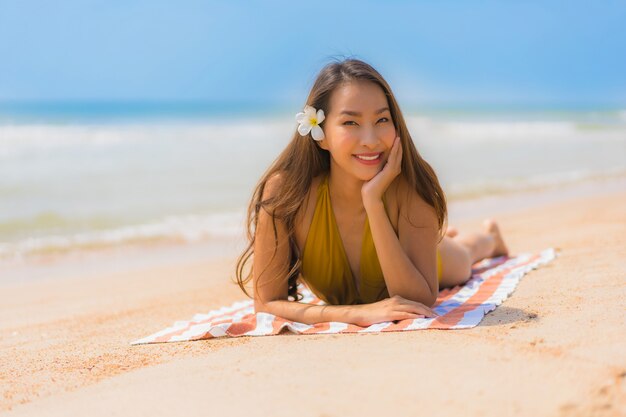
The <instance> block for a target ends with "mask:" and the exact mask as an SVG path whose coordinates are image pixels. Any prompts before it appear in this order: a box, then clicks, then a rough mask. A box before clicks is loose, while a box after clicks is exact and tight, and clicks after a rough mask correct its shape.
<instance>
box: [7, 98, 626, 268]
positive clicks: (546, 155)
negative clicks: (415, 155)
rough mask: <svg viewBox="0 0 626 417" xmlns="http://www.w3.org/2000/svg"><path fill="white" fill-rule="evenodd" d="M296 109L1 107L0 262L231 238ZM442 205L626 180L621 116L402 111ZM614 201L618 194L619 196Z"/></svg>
mask: <svg viewBox="0 0 626 417" xmlns="http://www.w3.org/2000/svg"><path fill="white" fill-rule="evenodd" d="M297 111H299V110H298V109H295V110H293V111H291V112H289V111H285V110H284V109H272V108H265V107H263V106H258V105H257V106H255V105H250V106H247V107H246V106H243V107H242V106H235V105H224V106H219V105H214V106H189V105H178V106H177V105H169V104H149V105H148V104H141V103H139V104H134V105H132V106H126V107H124V106H120V105H115V104H98V105H88V104H83V105H78V104H74V105H65V106H58V105H54V104H41V105H35V106H32V105H10V106H9V105H0V262H2V261H7V260H10V261H16V260H17V261H28V259H30V258H33V257H37V256H40V255H49V254H63V253H68V252H74V251H81V250H97V249H101V248H110V247H119V246H127V245H130V246H132V245H141V244H149V243H155V242H165V243H189V242H206V241H211V240H216V241H217V240H219V239H223V238H241V237H242V236H243V233H244V232H243V225H244V221H245V213H246V207H247V204H248V201H249V198H250V196H251V193H252V191H253V187H254V186H255V184H256V182H257V181H258V179H259V177H260V175H261V174H262V173H263V172H264V171H265V169H266V168H267V167H268V166H269V165H270V164H271V162H272V161H273V160H274V159H275V158H276V157H277V156H278V154H279V152H280V151H281V150H282V149H283V147H284V146H285V145H286V143H287V142H288V140H289V138H290V137H291V135H292V133H293V131H294V130H295V128H296V123H295V120H294V115H295V113H296V112H297ZM405 117H406V119H407V123H408V126H409V129H410V131H411V134H412V136H413V139H414V142H415V144H416V146H417V148H418V150H419V151H420V153H421V154H422V156H423V157H424V158H425V159H426V160H427V161H428V162H429V163H430V164H431V165H432V166H433V167H434V169H435V171H436V172H437V174H438V176H439V178H440V180H441V183H442V185H443V187H444V191H445V192H446V194H447V197H448V199H449V201H451V202H454V201H460V200H467V199H474V198H480V197H484V196H492V195H495V194H506V193H511V192H519V191H524V190H536V189H550V188H555V187H559V186H562V185H567V184H571V183H578V182H586V181H601V180H604V179H608V178H613V177H624V176H626V110H623V109H574V110H560V111H555V110H536V109H530V110H523V109H522V110H520V109H515V110H507V109H487V110H486V109H480V110H476V109H468V110H441V109H419V110H411V111H406V110H405ZM625 191H626V190H625Z"/></svg>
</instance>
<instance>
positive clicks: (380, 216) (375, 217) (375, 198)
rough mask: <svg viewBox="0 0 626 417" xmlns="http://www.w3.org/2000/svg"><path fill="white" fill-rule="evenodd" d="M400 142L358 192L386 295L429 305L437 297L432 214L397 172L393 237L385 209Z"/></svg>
mask: <svg viewBox="0 0 626 417" xmlns="http://www.w3.org/2000/svg"><path fill="white" fill-rule="evenodd" d="M401 160H402V146H401V141H400V137H397V138H396V140H395V142H394V145H393V147H392V149H391V152H390V154H389V157H388V159H387V163H386V164H385V166H384V167H383V169H382V170H381V171H380V172H379V173H378V174H376V175H375V176H374V178H372V179H371V180H370V181H368V182H366V183H365V184H364V185H363V187H362V189H361V194H362V197H363V204H364V206H365V210H366V211H367V217H368V219H369V222H370V229H371V230H372V238H373V239H374V244H375V246H376V254H377V255H378V260H379V262H380V267H381V269H382V271H383V275H384V277H385V284H386V285H387V290H388V292H389V295H390V296H392V297H393V296H394V295H398V296H401V297H403V298H407V299H409V300H412V301H415V302H419V303H423V304H426V305H427V306H432V305H433V304H434V303H435V302H436V301H437V295H438V294H439V282H438V281H437V270H436V268H437V265H436V250H437V235H438V233H437V232H438V229H437V224H438V223H437V216H436V214H435V211H434V209H433V208H432V207H430V206H429V205H428V204H427V203H426V202H424V201H423V200H422V198H421V197H420V195H419V194H418V193H417V191H416V190H414V189H412V187H410V186H409V185H408V184H407V183H406V181H404V180H403V179H402V176H400V177H399V179H400V181H399V183H398V187H399V191H400V193H399V194H400V195H401V196H403V197H408V200H409V202H408V204H405V200H406V199H405V198H400V201H399V202H398V203H399V204H400V217H399V219H398V236H396V233H395V231H394V230H393V227H392V226H391V222H390V221H389V218H388V217H387V213H385V208H384V205H383V202H382V195H383V193H384V192H385V190H386V189H387V188H388V187H389V185H390V184H391V183H392V181H393V179H394V178H395V177H397V176H398V175H399V174H400V172H401Z"/></svg>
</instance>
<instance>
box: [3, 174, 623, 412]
mask: <svg viewBox="0 0 626 417" xmlns="http://www.w3.org/2000/svg"><path fill="white" fill-rule="evenodd" d="M622 186H623V182H620V183H613V184H612V185H610V186H608V185H607V187H605V188H602V187H597V186H589V187H587V188H585V187H582V188H580V187H579V188H577V189H576V190H562V191H561V192H560V194H559V193H554V194H555V195H553V196H548V195H544V196H543V197H541V196H535V197H534V198H533V197H529V196H528V195H527V196H526V197H524V196H519V199H515V198H513V197H511V199H510V200H509V201H508V202H509V205H508V206H506V205H503V204H502V200H500V201H499V202H498V201H495V200H494V201H487V200H483V201H481V202H478V201H474V202H473V203H472V205H471V206H470V205H468V206H464V207H459V206H457V207H455V208H454V210H455V211H453V210H452V208H451V210H450V212H451V216H450V217H451V224H454V225H455V226H457V227H459V228H463V229H465V228H468V229H474V228H477V227H480V223H481V221H482V218H483V217H486V216H492V215H493V216H494V217H496V219H497V220H498V222H499V224H500V226H501V230H502V232H503V234H504V236H505V239H506V241H507V245H508V246H509V249H510V250H511V253H512V254H516V253H521V252H531V251H539V250H543V249H545V248H547V247H555V248H558V249H560V253H559V256H558V257H557V259H556V260H555V261H553V262H552V263H550V264H549V265H547V266H545V267H542V268H540V269H538V270H536V271H532V272H531V273H529V274H528V276H526V277H524V279H523V280H522V281H521V282H520V284H519V286H518V288H517V289H516V291H515V293H513V294H512V295H511V297H510V298H509V299H508V300H506V301H505V303H504V304H503V305H501V306H499V307H498V308H497V309H496V310H495V311H494V312H492V313H489V314H488V315H487V316H486V317H485V318H484V319H483V321H482V322H481V324H480V325H479V326H478V327H476V328H473V329H467V330H453V331H436V330H427V331H414V332H400V333H387V334H368V335H306V336H296V335H288V334H285V335H279V336H275V337H247V338H234V339H227V338H219V339H211V340H206V341H196V342H182V343H167V344H157V345H140V346H130V345H129V343H130V341H132V340H135V339H137V338H140V337H143V336H147V335H148V334H152V333H153V332H155V331H158V330H161V329H163V328H165V327H167V326H169V325H171V324H172V323H173V322H175V321H177V320H188V319H190V318H191V317H192V316H193V315H194V314H195V313H199V312H206V311H208V310H210V309H214V308H218V307H221V306H225V305H230V304H232V303H233V302H235V301H239V300H243V299H245V295H244V294H243V293H242V292H241V290H240V289H239V287H237V286H236V285H234V284H233V283H232V282H231V281H230V278H231V277H232V275H233V272H234V269H233V267H234V259H233V257H232V256H230V255H228V254H224V256H221V257H219V258H214V259H206V258H205V259H201V258H194V256H195V255H194V256H191V255H190V256H189V257H188V258H186V259H182V258H178V259H176V257H174V258H173V260H174V261H172V262H169V263H168V262H165V263H161V264H159V263H158V262H157V263H155V264H153V265H152V266H150V265H143V266H141V265H137V266H135V267H131V268H126V269H124V268H121V269H120V270H117V271H110V270H109V271H100V272H99V273H98V272H95V271H91V272H86V273H85V272H81V271H82V270H81V269H74V270H73V272H72V273H71V274H69V275H66V276H65V277H57V278H52V277H48V278H45V277H43V278H42V279H40V280H32V281H31V282H27V283H20V284H12V285H3V286H2V287H1V288H2V291H3V295H4V298H5V300H6V301H5V302H4V303H3V305H2V307H0V309H1V311H2V314H0V332H1V334H2V337H1V338H0V355H1V356H0V381H2V391H3V392H2V396H0V413H2V412H7V413H6V414H7V415H10V416H30V415H37V416H48V415H49V416H56V415H68V414H70V415H71V414H78V413H87V412H88V413H90V415H110V414H115V413H117V414H151V415H170V414H172V413H175V412H176V413H181V412H185V413H187V414H191V415H204V414H205V413H206V409H207V404H210V408H211V412H212V413H217V414H220V413H224V414H233V413H244V412H245V413H247V414H249V415H266V414H272V415H288V414H291V413H292V412H293V410H298V411H299V412H301V414H303V415H307V416H308V415H311V416H319V415H329V416H330V415H360V416H362V415H380V414H381V413H386V414H389V413H391V414H416V413H419V412H428V413H431V414H433V415H476V414H481V415H485V416H496V415H502V414H505V415H511V414H515V415H529V416H530V415H533V416H534V415H555V416H558V415H568V416H569V415H573V416H588V415H598V416H613V415H620V413H621V414H624V413H626V359H625V356H624V355H623V341H622V340H621V339H622V337H621V336H622V335H623V334H624V333H625V332H626V325H625V323H624V320H623V311H624V307H626V306H625V305H624V300H626V288H625V287H624V269H623V266H622V262H623V255H624V254H623V251H620V248H623V247H626V220H625V219H626V191H624V190H625V188H623V187H622ZM555 198H556V200H555ZM453 213H454V217H453ZM473 213H482V214H481V215H480V216H475V215H474V214H473ZM455 219H458V220H455ZM453 222H454V223H453ZM200 255H201V252H200V254H198V256H199V257H200ZM120 256H121V258H122V259H123V257H124V256H123V255H120ZM74 267H75V265H74ZM43 268H44V269H45V267H43ZM87 277H89V279H87ZM261 381H263V383H262V384H260V382H261ZM415 387H420V388H419V389H418V390H416V389H415ZM371 390H374V391H376V392H379V393H380V395H377V396H365V397H363V396H362V393H363V392H368V391H371ZM303 393H306V398H308V399H306V398H303ZM359 393H361V395H360V396H359ZM355 396H356V397H355ZM320 397H324V398H325V399H326V400H325V401H322V402H319V401H316V400H315V399H317V398H320ZM346 398H348V399H350V398H360V400H359V401H347V402H346V401H345V400H346ZM409 399H410V401H409Z"/></svg>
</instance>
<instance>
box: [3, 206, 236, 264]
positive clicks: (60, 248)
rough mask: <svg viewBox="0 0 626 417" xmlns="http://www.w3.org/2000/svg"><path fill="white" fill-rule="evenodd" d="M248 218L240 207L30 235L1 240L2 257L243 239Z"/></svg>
mask: <svg viewBox="0 0 626 417" xmlns="http://www.w3.org/2000/svg"><path fill="white" fill-rule="evenodd" d="M244 220H245V213H244V211H243V210H239V211H236V212H226V213H214V214H208V215H204V216H199V215H189V216H171V217H166V218H164V219H163V220H162V221H160V222H154V223H145V224H138V225H132V226H125V227H120V228H116V229H111V230H104V231H94V232H85V233H76V234H73V235H52V236H41V237H30V238H26V239H23V240H20V241H18V242H11V243H0V258H21V257H23V256H28V255H30V254H36V253H46V252H68V251H71V250H74V249H81V248H93V247H99V248H101V247H111V246H118V245H123V244H129V243H137V242H151V241H159V240H166V241H182V242H189V243H191V242H197V241H202V240H206V239H211V238H239V237H242V236H243V235H244V228H243V226H244Z"/></svg>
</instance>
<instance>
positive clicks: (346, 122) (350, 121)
mask: <svg viewBox="0 0 626 417" xmlns="http://www.w3.org/2000/svg"><path fill="white" fill-rule="evenodd" d="M348 123H354V122H353V121H352V120H347V121H345V122H343V123H342V124H344V125H348ZM354 124H356V123H354ZM348 126H351V125H348Z"/></svg>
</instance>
